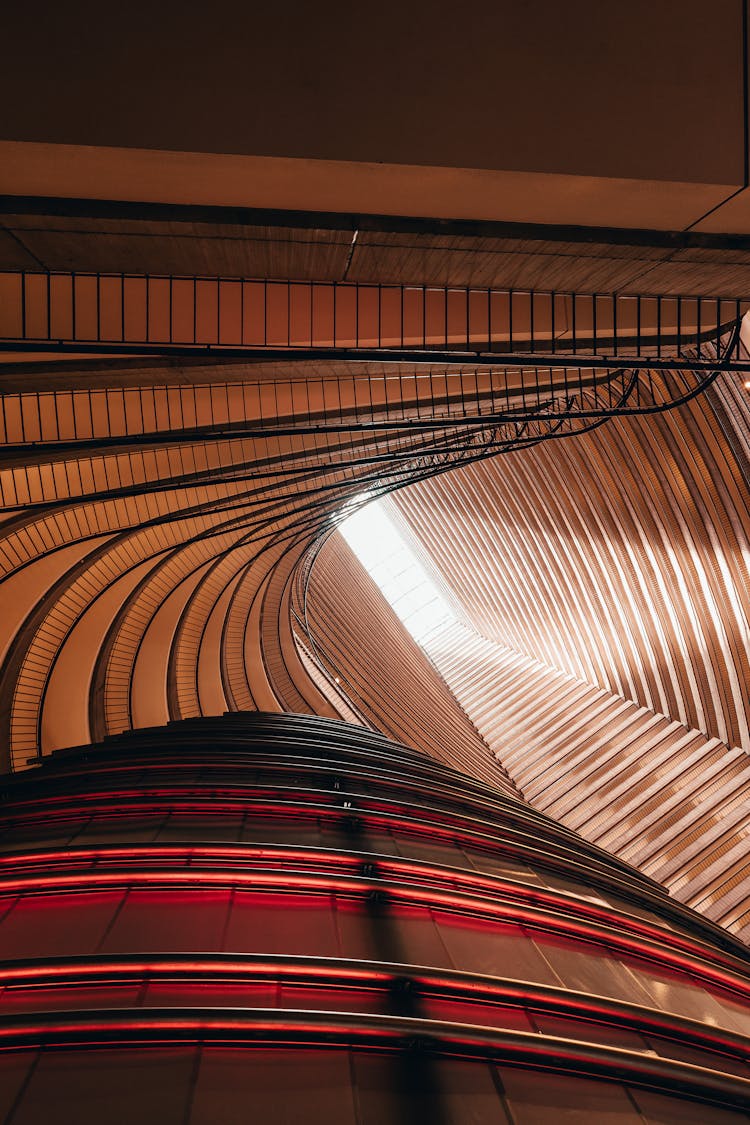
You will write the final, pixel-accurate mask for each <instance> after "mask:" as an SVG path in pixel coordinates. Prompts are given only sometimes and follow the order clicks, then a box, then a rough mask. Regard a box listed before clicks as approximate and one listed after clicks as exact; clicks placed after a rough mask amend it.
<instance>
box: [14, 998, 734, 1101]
mask: <svg viewBox="0 0 750 1125" xmlns="http://www.w3.org/2000/svg"><path fill="white" fill-rule="evenodd" d="M216 1041H218V1042H221V1043H225V1044H226V1043H247V1042H254V1043H256V1044H260V1043H276V1044H280V1043H284V1042H288V1043H290V1044H293V1045H294V1046H295V1047H297V1048H298V1047H301V1046H310V1047H320V1045H321V1044H325V1045H328V1046H362V1047H371V1048H376V1049H377V1048H380V1049H383V1048H386V1049H388V1048H391V1049H399V1050H403V1049H408V1050H418V1051H426V1052H433V1053H434V1054H435V1055H444V1056H445V1055H447V1056H458V1057H468V1058H474V1059H477V1058H483V1059H491V1060H494V1061H502V1062H505V1063H508V1064H510V1065H517V1066H530V1067H536V1068H540V1069H543V1070H544V1069H551V1068H550V1061H549V1060H550V1059H551V1058H553V1059H554V1060H555V1062H554V1070H555V1071H556V1072H557V1073H563V1074H572V1075H578V1076H587V1077H592V1078H593V1077H596V1078H600V1079H605V1080H606V1079H609V1080H611V1081H617V1082H628V1083H631V1084H633V1085H635V1086H640V1087H645V1088H647V1089H653V1090H659V1091H661V1092H664V1093H673V1094H677V1095H678V1096H682V1097H685V1096H687V1097H690V1098H696V1099H698V1100H700V1101H704V1102H707V1103H709V1104H713V1105H720V1106H721V1105H724V1106H731V1107H735V1108H750V1079H746V1078H740V1077H736V1076H735V1075H728V1074H722V1073H719V1072H717V1071H714V1070H709V1069H707V1068H705V1067H701V1066H695V1065H692V1064H690V1063H685V1062H676V1061H673V1060H671V1059H657V1058H655V1057H654V1056H652V1055H642V1054H639V1053H638V1052H636V1051H628V1050H623V1049H621V1048H615V1047H605V1046H600V1045H598V1044H593V1043H577V1042H575V1041H574V1040H570V1039H562V1038H558V1037H555V1036H541V1035H535V1034H532V1033H528V1032H522V1031H511V1030H505V1029H503V1030H502V1032H499V1033H498V1032H496V1031H492V1030H489V1029H487V1028H486V1027H481V1026H475V1025H472V1024H463V1023H448V1022H446V1021H441V1020H431V1019H418V1018H414V1017H407V1016H396V1015H389V1016H381V1015H374V1014H370V1013H357V1014H356V1015H344V1014H341V1013H336V1012H331V1013H328V1012H310V1011H294V1010H292V1009H288V1010H285V1011H279V1010H278V1009H274V1008H258V1009H252V1008H249V1009H242V1010H238V1009H234V1008H229V1009H221V1008H218V1009H217V1008H208V1009H205V1008H196V1009H193V1010H191V1009H189V1008H179V1009H173V1008H150V1009H148V1010H144V1009H143V1008H138V1009H133V1010H132V1011H129V1010H127V1009H105V1010H96V1009H92V1010H90V1011H80V1012H67V1013H66V1014H65V1015H64V1016H63V1015H61V1014H58V1013H55V1014H54V1015H47V1016H45V1015H44V1014H42V1013H38V1014H37V1015H36V1016H35V1017H34V1018H33V1019H29V1017H28V1016H25V1015H23V1016H21V1015H11V1016H8V1017H7V1018H6V1019H5V1020H4V1023H3V1026H2V1027H0V1048H5V1049H8V1048H12V1049H16V1050H17V1049H19V1048H23V1047H30V1046H42V1045H44V1046H47V1047H53V1046H55V1047H63V1046H80V1047H90V1046H91V1045H92V1044H94V1043H95V1044H97V1045H101V1044H104V1043H108V1042H110V1043H111V1042H115V1043H117V1044H118V1045H126V1044H131V1043H138V1042H159V1043H184V1042H216Z"/></svg>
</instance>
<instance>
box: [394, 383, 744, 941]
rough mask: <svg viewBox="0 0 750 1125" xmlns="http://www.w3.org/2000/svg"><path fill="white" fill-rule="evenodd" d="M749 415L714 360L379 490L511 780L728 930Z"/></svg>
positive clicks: (436, 643)
mask: <svg viewBox="0 0 750 1125" xmlns="http://www.w3.org/2000/svg"><path fill="white" fill-rule="evenodd" d="M749 425H750V411H749V410H748V403H747V396H746V394H745V395H744V396H743V395H742V394H740V393H739V391H738V390H737V387H736V386H735V384H734V383H733V382H732V381H731V380H729V379H726V378H724V377H722V378H720V380H719V381H718V383H717V384H716V387H715V389H713V390H712V391H711V392H709V393H708V394H707V395H706V396H705V397H704V398H702V399H700V400H696V401H695V402H693V403H691V404H690V405H689V406H686V407H683V408H681V410H680V411H679V412H676V413H675V414H673V415H670V416H667V415H662V416H661V417H659V418H651V419H648V420H643V419H640V420H638V419H628V420H620V421H617V422H614V423H613V424H612V425H611V426H609V427H607V429H606V430H599V431H596V432H595V433H591V434H588V435H584V436H581V437H579V438H577V439H575V440H574V441H571V442H565V443H562V444H559V445H557V446H555V447H554V449H553V448H552V447H551V446H549V445H548V446H546V447H543V446H537V447H536V448H534V449H529V450H526V451H525V452H524V453H523V455H521V454H518V453H513V452H511V453H509V454H508V455H507V456H506V457H504V458H503V459H502V461H501V462H497V463H495V464H493V465H491V466H490V465H486V466H483V465H475V466H470V467H465V468H464V469H462V470H461V471H460V472H458V473H455V474H452V475H450V476H442V477H436V478H433V479H432V480H431V481H430V482H426V483H422V484H417V485H415V486H414V488H412V489H409V490H408V491H402V492H399V493H396V494H394V496H393V499H392V500H391V501H389V503H390V505H391V509H392V510H393V511H396V512H397V514H398V521H399V523H400V524H401V527H402V529H403V530H404V532H405V534H406V535H407V537H408V538H409V539H410V540H411V541H412V542H414V543H415V544H416V545H417V547H418V550H419V553H420V557H421V559H422V561H423V563H424V564H425V565H426V566H427V567H428V570H429V571H430V572H431V573H433V575H434V576H435V577H436V579H437V581H438V583H439V585H440V586H441V587H442V588H443V590H444V594H445V596H446V597H447V598H448V599H449V601H450V602H451V604H452V605H453V606H454V608H455V610H456V612H457V614H458V616H459V618H460V620H461V621H462V622H463V625H462V626H457V627H455V628H454V629H453V631H445V632H444V634H443V635H442V636H438V635H435V636H433V637H432V638H430V646H429V652H430V656H431V658H432V660H433V662H434V663H435V664H436V665H437V667H438V668H439V669H440V670H441V672H442V674H443V675H444V676H445V678H446V681H447V682H448V684H449V685H450V686H451V688H452V690H453V691H454V693H455V694H456V696H457V698H458V700H459V701H460V702H461V704H462V706H463V707H464V708H465V709H466V711H467V713H468V714H469V716H470V718H471V719H472V721H473V722H474V723H475V725H476V726H477V728H478V730H479V731H480V733H481V734H482V735H483V736H484V738H485V739H486V741H487V742H488V743H489V745H490V746H491V747H492V748H493V750H494V752H495V753H496V754H497V756H498V758H499V759H500V760H501V761H502V763H503V765H504V766H505V768H506V769H507V770H508V772H509V774H510V776H511V777H512V779H513V780H514V781H515V782H516V784H517V785H518V786H519V788H520V789H521V790H522V791H523V793H524V796H525V797H526V799H527V800H530V801H532V802H533V803H535V804H537V805H538V807H539V808H541V809H544V810H545V811H546V812H548V813H549V814H550V815H552V816H555V817H558V818H559V819H560V820H561V821H562V822H563V823H566V824H569V825H570V826H571V827H573V828H575V829H577V830H578V831H580V832H581V833H582V834H583V835H584V836H586V837H587V838H589V839H592V840H595V841H597V842H598V843H600V844H601V845H602V846H604V847H606V848H608V849H613V850H614V851H615V852H616V853H617V854H620V855H622V856H623V857H624V858H626V859H629V860H630V861H631V862H635V863H638V864H639V865H641V866H642V867H643V869H644V870H646V871H647V872H648V873H649V874H651V875H653V876H654V877H655V878H657V879H663V880H664V881H665V883H666V885H667V886H669V887H670V888H672V889H673V890H674V893H675V894H676V895H678V896H679V897H680V898H681V899H682V900H683V901H685V902H687V903H689V904H691V905H695V906H696V907H698V908H699V909H701V910H703V911H705V912H706V913H708V915H709V916H710V917H712V918H713V919H715V920H716V921H718V922H721V923H722V924H725V925H727V926H729V927H730V928H731V929H732V930H733V931H734V932H736V933H737V934H739V935H741V936H743V937H747V936H748V935H750V882H749V881H748V874H747V862H746V857H747V849H748V846H750V844H749V843H748V837H749V836H750V829H749V828H748V825H747V819H746V817H745V816H743V813H742V810H743V807H746V805H747V799H748V796H749V795H750V773H748V768H747V753H748V751H750V735H749V734H748V725H747V724H748V714H747V686H748V684H750V626H749V624H748V606H747V598H746V591H747V590H748V589H750V572H748V559H750V515H749V514H748V506H747V499H746V498H747V487H748V483H749V482H750V461H748V447H747V440H746V434H747V431H748V426H749ZM743 435H745V436H744V437H743Z"/></svg>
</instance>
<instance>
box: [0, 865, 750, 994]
mask: <svg viewBox="0 0 750 1125" xmlns="http://www.w3.org/2000/svg"><path fill="white" fill-rule="evenodd" d="M107 859H112V860H114V863H113V864H108V863H107V862H106V861H107ZM87 860H88V862H86V861H87ZM76 861H77V862H76ZM180 861H181V862H180ZM7 862H8V863H9V864H10V865H11V871H9V872H8V873H7V874H3V875H0V894H2V895H13V896H14V895H17V894H39V893H41V894H52V895H56V894H64V893H65V892H68V891H72V890H76V891H79V892H80V891H83V892H86V893H92V894H95V893H97V892H102V891H104V890H108V889H111V888H113V887H153V888H164V889H172V888H173V889H183V890H189V891H191V892H192V891H196V892H197V893H200V891H202V890H204V889H205V888H207V887H220V886H236V887H244V888H246V889H259V888H263V889H264V890H277V891H280V892H283V893H288V894H294V893H295V892H297V891H299V892H300V893H304V892H312V893H326V892H329V891H333V892H340V893H343V894H345V895H346V894H350V895H355V896H358V897H366V896H368V895H370V894H371V893H372V891H373V890H377V891H378V892H380V893H381V894H383V895H384V896H386V897H387V899H388V900H389V901H391V902H394V903H395V902H401V903H404V904H409V905H412V904H417V903H420V904H423V905H428V906H429V905H432V906H438V907H441V908H444V909H446V910H448V911H454V912H457V913H459V914H470V915H472V916H476V917H484V918H487V919H496V920H505V921H515V922H521V923H523V924H524V925H526V926H528V927H530V928H532V929H534V930H539V931H542V932H546V933H552V934H559V935H567V936H569V937H573V938H578V939H582V940H586V941H591V942H594V943H601V944H603V945H605V946H607V947H608V948H611V949H614V950H617V951H619V952H622V953H626V954H631V955H635V956H638V957H643V958H646V959H647V960H650V961H652V962H654V963H656V964H657V965H658V964H661V965H665V966H670V967H672V968H678V969H682V970H687V971H688V972H690V973H691V974H693V975H695V976H697V977H698V978H700V979H702V980H704V981H707V982H710V983H712V984H714V985H718V986H721V987H725V988H729V989H731V990H733V991H735V992H737V994H738V995H742V996H745V997H750V981H748V979H747V968H746V965H745V964H744V963H743V962H742V961H740V960H737V959H736V958H732V957H730V956H728V955H727V954H718V953H717V951H716V949H715V948H714V947H712V946H710V945H706V944H704V943H702V942H700V941H695V940H694V939H688V938H686V937H683V936H681V935H679V934H676V933H675V932H674V931H672V930H670V929H667V928H661V927H658V926H655V925H653V924H651V925H649V924H648V923H645V922H643V921H642V920H640V919H638V918H634V917H633V916H632V915H628V914H625V913H623V912H621V911H619V910H617V909H616V908H614V907H612V906H609V907H607V908H606V909H604V908H601V907H599V908H597V907H594V906H592V905H590V904H589V903H586V902H585V901H581V900H580V899H578V898H576V897H574V896H566V895H565V894H560V893H554V892H550V891H540V890H539V889H538V888H535V887H534V888H532V887H528V886H523V885H522V884H519V883H517V882H513V881H508V880H503V879H501V878H499V877H488V876H484V877H481V876H479V875H475V874H473V873H469V872H466V871H463V870H461V869H459V868H448V867H443V868H441V867H439V866H437V865H435V864H433V865H430V866H426V865H424V864H419V863H415V862H414V861H413V860H401V861H394V860H393V859H390V858H389V857H387V856H382V855H377V854H373V855H370V854H367V853H350V854H348V853H337V852H335V851H333V850H331V849H328V850H326V851H320V850H316V849H313V848H307V849H292V848H288V847H284V846H279V847H277V848H273V847H270V846H267V847H264V848H257V847H253V846H252V845H246V846H245V847H243V848H234V849H231V848H218V847H215V848H191V849H188V850H186V849H181V848H179V847H176V846H175V847H172V848H167V847H154V846H150V845H144V846H142V847H141V848H138V849H135V848H124V847H119V848H113V849H111V850H109V849H81V850H80V851H79V850H77V849H71V850H69V851H65V852H40V853H38V854H36V855H35V854H33V853H30V854H28V855H23V854H21V855H18V854H15V855H12V856H10V857H9V859H8V861H7ZM57 863H60V864H61V865H66V867H65V869H64V870H62V871H59V870H56V869H55V868H56V865H57ZM157 864H158V865H157ZM40 866H41V867H42V868H43V873H39V874H37V873H36V871H35V869H36V868H38V867H40ZM76 867H78V870H76ZM368 867H369V868H371V869H372V870H371V872H370V873H369V874H362V872H363V871H364V869H365V868H368Z"/></svg>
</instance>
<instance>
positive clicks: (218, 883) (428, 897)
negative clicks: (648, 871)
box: [4, 868, 750, 998]
mask: <svg viewBox="0 0 750 1125" xmlns="http://www.w3.org/2000/svg"><path fill="white" fill-rule="evenodd" d="M284 874H285V873H284V872H281V871H275V872H265V871H252V872H242V871H232V872H230V873H227V872H222V871H219V872H211V871H206V870H205V869H201V868H186V869H185V870H183V871H173V870H161V871H159V870H153V871H152V870H146V871H143V870H138V871H100V870H97V869H94V870H92V871H87V872H82V873H79V874H67V873H61V874H60V875H59V876H56V877H50V876H46V875H45V876H38V877H36V878H21V879H10V880H7V881H5V883H4V889H5V890H6V891H9V892H13V893H19V892H27V893H29V892H38V891H42V892H44V893H49V892H59V891H63V892H64V891H66V890H71V889H76V890H78V889H80V890H83V891H96V890H99V889H103V888H105V887H125V886H132V885H137V886H141V885H146V886H151V887H155V886H158V887H160V888H162V889H167V890H168V889H169V888H170V887H175V886H176V887H179V888H180V889H183V888H185V887H187V888H188V889H191V890H196V891H199V890H200V889H202V888H203V887H206V886H210V887H226V886H240V887H248V888H250V889H253V890H257V889H259V888H263V889H269V888H270V889H273V890H277V891H279V892H280V893H285V894H290V893H294V892H297V891H299V892H302V891H309V890H313V891H325V892H326V893H336V892H341V891H344V892H349V893H352V894H355V895H357V896H358V897H362V896H366V895H368V894H369V893H370V892H371V891H372V890H373V888H374V886H376V887H377V889H380V890H382V891H384V892H386V893H387V896H388V899H389V901H391V902H399V903H402V904H405V905H421V906H426V907H434V906H442V907H445V908H446V909H447V910H450V911H454V912H457V913H460V914H469V915H471V916H474V917H485V918H491V919H497V920H501V921H512V922H519V923H522V924H525V925H528V926H531V927H533V928H534V929H537V930H541V931H543V932H547V933H554V934H562V935H565V936H567V937H573V938H579V939H582V940H585V941H588V942H594V943H596V944H599V945H604V946H606V947H609V948H614V949H617V950H619V951H621V952H626V953H629V954H632V955H634V956H636V957H641V958H645V959H646V960H649V961H652V962H656V963H657V964H664V965H669V966H671V967H675V968H678V969H682V970H684V971H687V972H690V973H692V974H694V975H695V976H698V977H701V978H702V979H704V980H707V981H711V982H712V983H714V984H718V985H720V986H722V987H724V988H728V989H730V990H731V991H734V992H737V993H740V994H741V995H743V996H744V997H746V998H750V980H747V979H744V978H742V977H740V976H738V975H736V974H734V973H730V972H729V971H721V970H719V969H716V968H714V967H713V966H712V965H711V964H709V963H707V962H706V961H705V960H703V959H700V960H699V959H698V958H697V957H695V956H691V955H688V954H681V953H679V952H677V951H675V950H672V949H670V948H669V947H666V946H662V945H657V944H656V943H653V942H649V941H646V940H645V939H639V938H630V937H628V935H626V934H623V933H622V932H621V931H620V930H619V929H610V928H606V927H604V926H602V925H600V924H598V923H586V922H579V921H575V920H571V919H570V918H567V917H565V916H563V915H560V914H554V915H550V914H548V913H543V912H540V911H539V910H535V909H533V908H531V907H528V906H516V905H514V904H512V903H498V902H495V903H490V902H487V901H486V900H484V899H480V898H478V897H474V896H469V895H464V894H460V893H448V892H446V891H440V890H434V889H432V888H422V887H420V886H411V885H407V886H405V885H403V884H398V883H396V884H390V883H388V884H386V883H383V882H378V883H376V884H374V883H373V881H372V880H366V879H353V878H347V877H345V876H338V875H330V874H325V875H307V874H304V873H301V872H299V871H296V870H295V871H290V872H288V873H287V874H288V878H286V879H285V878H284ZM669 936H671V935H669Z"/></svg>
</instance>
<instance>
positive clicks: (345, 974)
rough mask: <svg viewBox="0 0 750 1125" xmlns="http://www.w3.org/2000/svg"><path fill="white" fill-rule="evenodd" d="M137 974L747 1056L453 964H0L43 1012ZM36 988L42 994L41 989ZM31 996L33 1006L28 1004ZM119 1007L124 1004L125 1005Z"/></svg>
mask: <svg viewBox="0 0 750 1125" xmlns="http://www.w3.org/2000/svg"><path fill="white" fill-rule="evenodd" d="M144 979H147V980H148V981H149V982H173V983H177V984H179V983H183V984H185V985H191V984H194V983H202V984H214V985H217V986H219V985H221V984H223V983H227V982H237V983H241V984H242V983H245V984H247V983H248V982H257V981H271V982H274V983H282V984H283V983H293V984H295V985H299V986H300V987H307V988H309V990H310V999H311V1001H315V999H316V995H317V994H318V990H319V989H320V987H321V986H325V987H334V988H337V989H341V990H342V992H343V993H345V992H346V990H347V989H354V990H356V989H362V988H366V989H368V990H370V991H371V992H373V993H376V994H377V993H387V992H388V991H389V990H390V989H392V988H393V987H394V985H398V984H403V982H405V981H408V982H409V988H410V990H419V994H420V995H422V996H424V997H430V998H438V999H446V1000H453V1001H457V1002H461V1003H465V1004H470V1005H473V1006H475V1007H481V1006H482V1005H492V1009H493V1014H494V1016H495V1018H496V1019H497V1021H498V1025H501V1024H502V1018H503V1008H505V1007H507V1008H509V1009H510V1010H514V1009H516V1008H518V1007H521V1008H524V1009H526V1008H528V1009H530V1010H531V1011H534V1012H544V1013H548V1014H555V1015H559V1016H568V1017H576V1018H580V1019H583V1020H584V1021H586V1023H588V1025H589V1026H588V1030H589V1033H590V1038H591V1039H595V1037H596V1026H597V1025H608V1026H612V1027H624V1028H630V1029H633V1030H639V1031H644V1032H649V1033H654V1034H658V1035H659V1036H660V1037H664V1038H670V1039H674V1040H675V1041H679V1042H684V1043H686V1044H687V1043H692V1044H694V1045H695V1046H697V1047H699V1048H701V1047H702V1048H707V1049H709V1050H716V1051H718V1052H722V1051H725V1052H727V1053H731V1054H733V1055H736V1057H738V1058H747V1057H750V1037H748V1036H747V1035H741V1034H738V1033H737V1032H735V1031H732V1030H728V1029H726V1028H719V1027H715V1026H713V1025H711V1024H706V1023H703V1022H700V1021H698V1020H694V1019H689V1018H686V1017H684V1016H679V1015H675V1014H673V1013H670V1012H663V1011H659V1010H657V1009H654V1008H648V1007H644V1006H643V1005H639V1004H633V1003H628V1002H626V1001H623V1000H618V999H613V998H612V997H606V996H592V995H591V994H590V993H586V992H576V991H575V990H571V989H563V988H556V987H553V986H550V985H542V984H538V983H536V982H533V981H518V980H514V979H511V978H503V977H492V976H486V975H484V976H483V975H480V974H477V973H466V972H461V971H458V970H455V969H440V970H434V969H428V968H426V967H423V966H414V965H410V964H395V963H389V962H383V961H353V960H349V959H346V960H345V959H342V958H328V957H326V958H323V957H289V956H285V955H283V954H276V955H273V954H264V955H253V954H244V955H237V954H221V953H219V954H211V955H205V954H204V955H201V956H198V955H195V954H181V955H180V954H177V955H171V956H169V957H165V956H159V955H155V954H149V955H142V954H130V955H117V956H114V955H109V956H103V955H98V956H96V957H95V958H92V959H88V958H86V957H68V958H59V959H56V960H54V961H45V960H44V959H43V958H39V959H36V960H33V961H12V962H7V961H6V962H3V963H0V984H1V985H2V986H3V987H12V988H13V989H14V995H16V996H17V997H18V996H20V993H21V991H22V990H27V993H28V997H27V1000H28V1011H33V1010H37V1009H38V1010H44V1009H43V1007H42V1005H43V1004H45V1003H48V1002H49V1000H48V996H47V995H46V990H47V989H49V988H58V989H66V988H70V987H75V986H81V985H85V986H90V987H92V988H93V987H96V986H97V985H101V986H103V987H106V986H107V985H109V984H111V983H113V982H117V983H118V984H123V983H126V982H141V981H142V980H144ZM42 989H44V990H45V991H44V992H42V991H41V990H42ZM36 998H38V1000H39V1003H38V1004H35V1003H34V1001H35V999H36ZM297 1001H298V1002H301V999H300V998H299V997H297ZM123 1006H125V1007H127V1004H125V1005H123ZM498 1006H499V1009H498ZM311 1007H317V1004H313V1003H311ZM72 1010H75V1009H72ZM570 1038H579V1039H587V1036H586V1035H584V1034H583V1031H582V1029H578V1035H577V1036H576V1035H575V1034H573V1028H572V1027H571V1033H570Z"/></svg>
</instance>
